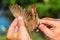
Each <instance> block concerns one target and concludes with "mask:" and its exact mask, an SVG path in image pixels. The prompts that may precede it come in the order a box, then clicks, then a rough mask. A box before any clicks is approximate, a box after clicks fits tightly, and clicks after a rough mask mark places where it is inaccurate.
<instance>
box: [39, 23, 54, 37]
mask: <svg viewBox="0 0 60 40" xmlns="http://www.w3.org/2000/svg"><path fill="white" fill-rule="evenodd" d="M39 29H40V30H41V31H42V32H43V33H44V34H45V35H47V36H48V37H51V36H53V32H52V31H51V30H50V29H49V28H47V27H46V26H45V25H44V24H40V26H39Z"/></svg>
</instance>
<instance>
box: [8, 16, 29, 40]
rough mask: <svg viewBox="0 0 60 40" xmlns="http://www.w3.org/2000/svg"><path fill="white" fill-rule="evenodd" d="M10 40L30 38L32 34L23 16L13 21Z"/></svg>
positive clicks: (9, 35) (27, 39)
mask: <svg viewBox="0 0 60 40" xmlns="http://www.w3.org/2000/svg"><path fill="white" fill-rule="evenodd" d="M7 39H8V40H30V36H29V34H28V32H27V30H26V28H25V26H24V21H23V18H22V17H19V18H15V19H14V21H13V22H12V23H11V25H10V27H9V29H8V32H7Z"/></svg>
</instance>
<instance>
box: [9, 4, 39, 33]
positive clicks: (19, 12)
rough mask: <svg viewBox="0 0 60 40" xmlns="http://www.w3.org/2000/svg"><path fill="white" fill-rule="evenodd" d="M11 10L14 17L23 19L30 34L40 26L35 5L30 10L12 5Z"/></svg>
mask: <svg viewBox="0 0 60 40" xmlns="http://www.w3.org/2000/svg"><path fill="white" fill-rule="evenodd" d="M9 9H10V11H11V12H12V14H13V15H14V17H19V16H22V17H23V19H24V23H25V26H26V28H27V30H28V31H29V32H31V31H33V30H34V29H36V27H37V26H38V24H39V18H38V13H37V11H36V6H35V5H34V6H32V7H29V8H28V9H23V8H22V7H21V6H19V5H17V4H15V5H11V6H10V7H9Z"/></svg>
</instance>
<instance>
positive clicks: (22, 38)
mask: <svg viewBox="0 0 60 40" xmlns="http://www.w3.org/2000/svg"><path fill="white" fill-rule="evenodd" d="M18 20H19V24H20V25H19V32H18V40H29V39H30V36H29V34H28V31H27V29H26V27H25V26H24V21H23V18H22V17H19V18H18Z"/></svg>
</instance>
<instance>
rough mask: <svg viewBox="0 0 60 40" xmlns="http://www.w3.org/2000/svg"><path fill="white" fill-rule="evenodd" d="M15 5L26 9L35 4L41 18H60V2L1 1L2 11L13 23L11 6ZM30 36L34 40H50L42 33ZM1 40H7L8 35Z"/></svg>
mask: <svg viewBox="0 0 60 40" xmlns="http://www.w3.org/2000/svg"><path fill="white" fill-rule="evenodd" d="M15 3H17V4H19V5H21V6H22V7H24V8H28V7H29V6H32V5H34V4H35V5H36V7H37V12H38V15H39V18H43V17H51V18H60V0H0V9H3V10H4V11H5V16H6V17H8V18H9V19H10V20H11V22H12V21H13V19H14V17H13V15H12V14H11V12H10V11H9V5H10V4H15ZM30 35H31V38H32V39H33V40H48V38H46V36H45V35H44V34H43V33H42V32H39V33H36V32H31V33H30ZM0 40H6V34H3V35H0Z"/></svg>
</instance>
